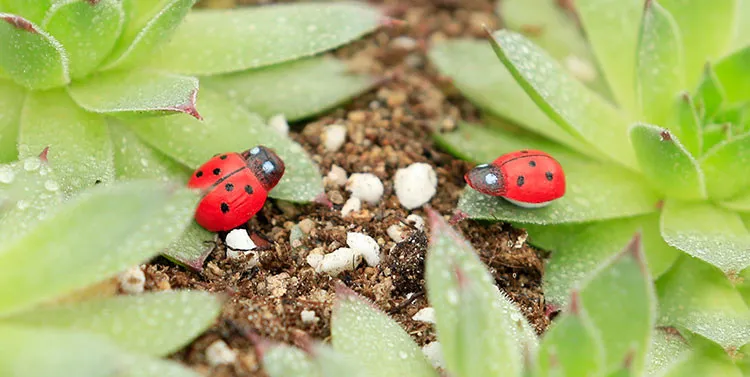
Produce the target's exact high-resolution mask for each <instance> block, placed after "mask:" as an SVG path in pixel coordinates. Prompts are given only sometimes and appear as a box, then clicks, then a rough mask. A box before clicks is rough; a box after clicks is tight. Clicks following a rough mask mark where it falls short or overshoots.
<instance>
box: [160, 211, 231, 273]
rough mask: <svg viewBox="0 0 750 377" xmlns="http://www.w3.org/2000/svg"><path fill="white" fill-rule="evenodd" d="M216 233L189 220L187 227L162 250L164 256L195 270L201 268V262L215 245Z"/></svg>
mask: <svg viewBox="0 0 750 377" xmlns="http://www.w3.org/2000/svg"><path fill="white" fill-rule="evenodd" d="M216 237H217V236H216V234H214V233H211V232H209V231H207V230H206V229H204V228H203V227H202V226H200V225H198V223H196V222H195V221H192V222H190V224H189V225H188V227H187V229H185V231H184V232H183V233H182V235H181V236H180V237H179V238H178V239H176V240H175V241H174V242H172V243H171V244H169V246H167V247H166V249H164V250H163V251H162V253H163V254H164V256H165V257H167V258H168V259H170V260H172V261H173V262H175V263H179V264H184V265H185V266H188V267H190V268H192V269H193V270H195V271H201V270H203V262H205V261H206V258H208V255H209V254H211V251H213V249H214V246H215V245H216Z"/></svg>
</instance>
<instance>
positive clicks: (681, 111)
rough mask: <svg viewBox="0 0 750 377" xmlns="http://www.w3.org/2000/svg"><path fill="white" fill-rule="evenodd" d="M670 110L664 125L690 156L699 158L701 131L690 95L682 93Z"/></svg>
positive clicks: (701, 142) (701, 140)
mask: <svg viewBox="0 0 750 377" xmlns="http://www.w3.org/2000/svg"><path fill="white" fill-rule="evenodd" d="M672 109H673V111H672V116H671V118H670V119H669V121H667V123H666V124H667V125H668V126H669V127H668V128H669V129H670V130H671V131H672V132H674V133H675V134H676V135H677V138H678V139H680V141H681V142H682V145H683V146H684V147H685V149H686V150H687V151H688V152H689V153H690V154H691V155H693V156H696V157H697V156H700V155H701V151H702V148H703V130H702V128H701V122H700V119H699V118H698V112H697V111H696V108H695V103H694V102H693V99H692V97H691V96H690V94H689V93H683V94H682V95H681V96H679V98H678V99H677V100H676V101H675V104H674V105H673V106H672ZM636 154H637V153H636Z"/></svg>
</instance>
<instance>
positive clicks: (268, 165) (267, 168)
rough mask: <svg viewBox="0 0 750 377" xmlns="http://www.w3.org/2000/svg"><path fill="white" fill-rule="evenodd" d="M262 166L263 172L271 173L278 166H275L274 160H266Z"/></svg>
mask: <svg viewBox="0 0 750 377" xmlns="http://www.w3.org/2000/svg"><path fill="white" fill-rule="evenodd" d="M262 167H263V172H264V173H266V174H269V173H271V172H272V171H274V170H275V169H276V167H274V166H273V162H271V161H266V162H264V163H263V165H262Z"/></svg>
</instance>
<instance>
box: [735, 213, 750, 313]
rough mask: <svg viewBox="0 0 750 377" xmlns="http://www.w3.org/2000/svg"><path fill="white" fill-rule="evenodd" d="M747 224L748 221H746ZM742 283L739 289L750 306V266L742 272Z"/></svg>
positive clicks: (738, 286)
mask: <svg viewBox="0 0 750 377" xmlns="http://www.w3.org/2000/svg"><path fill="white" fill-rule="evenodd" d="M745 224H747V221H745ZM739 280H740V281H741V283H740V284H738V285H737V290H739V291H740V294H741V295H742V298H743V299H744V300H745V304H747V305H748V306H749V307H750V268H746V269H744V270H743V271H742V273H741V274H740V279H739Z"/></svg>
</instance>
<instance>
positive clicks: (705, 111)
mask: <svg viewBox="0 0 750 377" xmlns="http://www.w3.org/2000/svg"><path fill="white" fill-rule="evenodd" d="M725 100H726V93H725V90H724V86H723V85H722V83H721V82H719V78H718V77H717V76H716V72H715V71H714V69H713V68H712V66H711V64H709V63H706V66H705V67H704V69H703V76H702V77H701V81H700V84H699V85H698V89H697V91H696V93H695V101H696V106H697V108H698V110H699V114H700V116H701V118H702V119H703V120H704V121H705V122H708V120H710V119H711V117H713V116H714V114H716V112H717V111H719V108H721V105H722V104H723V103H724V101H725ZM706 149H707V148H706Z"/></svg>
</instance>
